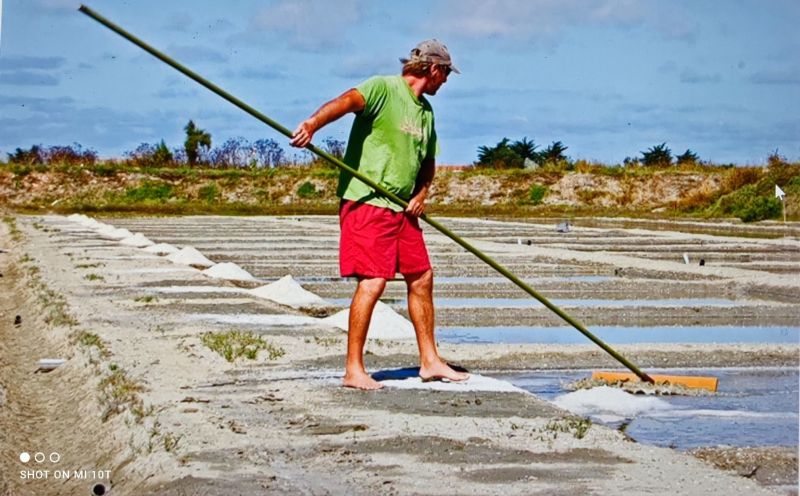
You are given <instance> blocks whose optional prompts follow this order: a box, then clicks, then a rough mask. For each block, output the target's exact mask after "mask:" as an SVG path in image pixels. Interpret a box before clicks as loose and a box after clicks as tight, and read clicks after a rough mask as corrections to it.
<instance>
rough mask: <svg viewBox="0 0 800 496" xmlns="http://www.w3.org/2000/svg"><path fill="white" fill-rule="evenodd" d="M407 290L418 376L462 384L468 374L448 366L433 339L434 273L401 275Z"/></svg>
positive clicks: (423, 378) (429, 271)
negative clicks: (417, 360)
mask: <svg viewBox="0 0 800 496" xmlns="http://www.w3.org/2000/svg"><path fill="white" fill-rule="evenodd" d="M403 276H404V277H405V279H406V286H407V287H408V314H409V316H410V317H411V322H412V323H413V324H414V331H415V332H416V333H417V346H418V347H419V363H420V367H419V376H420V377H421V378H422V380H430V379H449V380H451V381H463V380H466V379H468V378H469V374H465V373H463V372H456V371H455V370H453V369H452V368H451V367H450V366H449V365H447V364H446V363H445V362H444V361H443V360H442V359H441V358H440V357H439V352H438V351H437V350H436V341H435V340H434V337H433V327H434V318H433V313H434V310H433V271H432V270H430V269H428V270H427V271H425V272H421V273H419V274H404V275H403Z"/></svg>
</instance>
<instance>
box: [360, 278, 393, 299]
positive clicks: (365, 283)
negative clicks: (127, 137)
mask: <svg viewBox="0 0 800 496" xmlns="http://www.w3.org/2000/svg"><path fill="white" fill-rule="evenodd" d="M385 288H386V279H382V278H379V277H375V278H370V279H360V280H359V281H358V293H359V294H360V295H361V296H363V297H365V298H370V299H375V300H377V299H378V298H380V297H381V295H382V294H383V290H384V289H385Z"/></svg>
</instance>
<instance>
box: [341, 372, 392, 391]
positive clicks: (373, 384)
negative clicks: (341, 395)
mask: <svg viewBox="0 0 800 496" xmlns="http://www.w3.org/2000/svg"><path fill="white" fill-rule="evenodd" d="M342 386H344V387H349V388H355V389H363V390H364V391H374V390H376V389H382V388H383V384H381V383H380V382H378V381H376V380H375V379H373V378H372V377H370V376H369V374H367V373H366V372H362V373H355V374H345V375H344V379H343V380H342Z"/></svg>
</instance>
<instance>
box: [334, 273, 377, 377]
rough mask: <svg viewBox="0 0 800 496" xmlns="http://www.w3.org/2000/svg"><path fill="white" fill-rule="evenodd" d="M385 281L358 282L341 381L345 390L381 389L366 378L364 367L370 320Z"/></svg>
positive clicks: (363, 280) (352, 305)
mask: <svg viewBox="0 0 800 496" xmlns="http://www.w3.org/2000/svg"><path fill="white" fill-rule="evenodd" d="M385 287H386V279H381V278H371V279H359V280H358V286H357V287H356V292H355V294H354V295H353V301H352V302H351V303H350V321H349V323H348V327H349V329H348V331H347V361H346V362H345V372H344V380H343V381H342V384H343V385H344V386H346V387H352V388H357V389H380V388H382V387H383V384H381V383H380V382H378V381H376V380H375V379H373V378H372V377H370V376H369V374H367V370H366V368H365V367H364V344H365V343H366V342H367V331H368V330H369V322H370V319H372V310H373V309H374V308H375V304H376V303H377V302H378V299H379V298H380V297H381V295H382V294H383V290H384V288H385Z"/></svg>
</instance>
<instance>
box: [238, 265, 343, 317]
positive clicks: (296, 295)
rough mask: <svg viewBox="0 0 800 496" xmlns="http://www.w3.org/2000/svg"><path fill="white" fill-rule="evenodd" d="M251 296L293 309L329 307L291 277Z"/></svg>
mask: <svg viewBox="0 0 800 496" xmlns="http://www.w3.org/2000/svg"><path fill="white" fill-rule="evenodd" d="M250 294H252V295H254V296H257V297H259V298H266V299H268V300H272V301H274V302H277V303H280V304H281V305H286V306H290V307H292V308H300V307H312V306H327V305H328V302H327V301H325V300H323V299H322V298H320V297H319V296H318V295H316V294H314V293H312V292H311V291H308V290H306V289H304V288H303V287H302V286H301V285H300V284H298V282H297V281H295V280H294V278H293V277H292V276H291V275H287V276H283V277H281V278H280V279H278V280H277V281H275V282H273V283H270V284H267V285H265V286H261V287H258V288H255V289H251V290H250ZM345 329H346V327H345Z"/></svg>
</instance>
